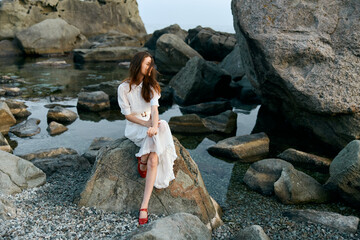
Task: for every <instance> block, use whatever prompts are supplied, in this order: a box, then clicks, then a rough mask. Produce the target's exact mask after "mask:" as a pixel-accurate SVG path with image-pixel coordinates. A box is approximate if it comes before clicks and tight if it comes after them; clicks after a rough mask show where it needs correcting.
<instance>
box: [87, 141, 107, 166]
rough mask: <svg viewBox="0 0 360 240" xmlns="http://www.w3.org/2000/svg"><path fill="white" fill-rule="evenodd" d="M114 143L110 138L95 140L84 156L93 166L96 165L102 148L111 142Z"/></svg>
mask: <svg viewBox="0 0 360 240" xmlns="http://www.w3.org/2000/svg"><path fill="white" fill-rule="evenodd" d="M112 141H113V139H112V138H108V137H100V138H95V139H94V140H93V141H92V143H91V145H90V147H89V148H88V149H87V150H86V152H85V153H84V154H83V155H82V156H83V157H84V158H86V159H87V160H88V161H89V162H90V163H91V164H94V162H95V161H96V156H97V154H98V151H99V150H100V148H102V147H103V146H106V145H108V144H110V142H112Z"/></svg>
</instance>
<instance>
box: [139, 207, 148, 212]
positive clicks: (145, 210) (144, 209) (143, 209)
mask: <svg viewBox="0 0 360 240" xmlns="http://www.w3.org/2000/svg"><path fill="white" fill-rule="evenodd" d="M142 211H144V212H147V211H148V210H147V208H141V209H140V212H142Z"/></svg>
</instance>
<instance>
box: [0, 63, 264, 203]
mask: <svg viewBox="0 0 360 240" xmlns="http://www.w3.org/2000/svg"><path fill="white" fill-rule="evenodd" d="M60 59H61V60H65V61H66V62H67V63H68V65H66V66H63V67H54V66H39V65H37V64H36V62H39V61H44V60H47V59H46V58H37V59H34V58H32V59H31V58H30V59H25V60H24V59H12V60H11V61H3V62H1V61H0V64H1V65H0V75H9V76H17V77H19V78H23V80H24V82H25V83H16V84H13V86H17V87H19V88H21V90H22V92H23V95H22V97H21V98H20V97H17V98H15V99H20V100H21V99H22V100H23V101H25V103H26V105H27V106H28V110H29V111H30V112H31V113H32V114H31V115H30V116H29V118H38V119H40V120H41V122H40V124H39V127H40V128H41V132H40V133H39V134H37V135H35V136H32V137H27V138H19V137H17V136H16V135H14V134H12V133H10V132H9V140H10V144H11V145H12V146H13V148H14V154H16V155H21V154H27V153H30V152H34V151H36V150H40V149H48V148H56V147H68V148H72V149H75V150H76V151H78V153H79V154H82V153H84V152H85V151H86V149H87V148H88V147H89V145H90V144H91V142H92V140H93V139H94V138H96V137H109V138H113V139H117V138H120V137H123V136H124V129H125V120H124V116H123V115H121V114H120V111H119V110H118V109H115V110H111V111H105V112H102V113H82V112H80V113H78V111H77V108H76V104H77V98H76V96H77V94H78V92H80V90H81V88H82V87H83V86H86V85H90V84H97V83H100V82H105V81H112V80H122V79H124V78H125V77H126V75H127V71H128V70H127V69H126V68H121V67H119V66H118V63H92V64H85V65H74V64H73V63H72V59H71V58H70V57H63V58H60ZM50 96H51V100H50ZM54 98H55V99H60V100H59V101H54V100H53V99H54ZM50 103H59V104H63V105H70V106H73V107H68V109H70V110H72V111H74V112H76V113H78V115H79V117H78V119H77V120H76V121H75V122H73V123H71V124H69V125H67V127H68V129H69V130H68V131H66V132H64V133H62V134H60V135H56V136H50V135H49V133H48V132H47V130H46V128H47V126H48V124H47V119H46V115H47V112H48V108H46V107H45V105H46V104H50ZM233 110H234V112H236V113H237V114H238V119H237V131H236V135H244V134H250V133H251V131H252V129H253V127H254V125H255V121H256V116H257V112H258V110H259V106H249V105H237V106H236V107H234V109H233ZM179 115H182V113H181V111H180V109H179V106H178V105H176V104H174V105H173V106H171V107H168V108H166V109H165V110H164V111H163V112H162V113H161V114H160V118H161V119H164V120H166V121H169V120H170V118H171V117H172V116H179ZM174 135H175V136H176V137H177V138H178V139H179V141H180V142H181V143H182V144H183V145H184V146H185V147H186V148H187V150H188V151H189V153H190V155H191V157H192V158H193V159H194V161H195V162H196V163H197V164H198V166H199V169H200V171H201V174H202V176H203V179H204V183H205V185H206V186H207V189H208V191H209V193H210V195H211V196H212V197H213V198H214V199H215V200H216V201H218V203H219V204H220V205H221V206H224V204H226V196H227V194H229V193H227V191H228V186H229V182H230V178H231V174H232V169H233V166H234V164H233V163H231V162H226V161H223V160H220V159H218V158H215V157H213V156H211V155H210V154H208V152H207V150H206V149H207V148H208V147H209V146H211V145H213V144H215V143H216V141H219V140H221V139H223V138H224V137H225V136H220V135H215V134H210V135H195V136H194V135H193V136H192V135H180V134H174Z"/></svg>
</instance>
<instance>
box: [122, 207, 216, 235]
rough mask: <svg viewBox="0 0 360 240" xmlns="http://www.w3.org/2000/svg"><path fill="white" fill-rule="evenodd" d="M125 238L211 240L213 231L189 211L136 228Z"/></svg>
mask: <svg viewBox="0 0 360 240" xmlns="http://www.w3.org/2000/svg"><path fill="white" fill-rule="evenodd" d="M125 239H129V240H135V239H136V240H146V239H154V240H155V239H158V240H160V239H172V240H183V239H198V240H210V239H211V232H210V231H209V229H207V228H206V226H205V224H204V223H202V222H201V221H200V219H199V218H198V217H196V216H194V215H191V214H188V213H175V214H173V215H170V216H167V217H165V218H161V219H158V220H156V221H155V222H153V223H150V224H147V225H145V226H144V227H141V228H138V229H136V230H135V231H133V232H131V233H130V234H128V235H126V236H125Z"/></svg>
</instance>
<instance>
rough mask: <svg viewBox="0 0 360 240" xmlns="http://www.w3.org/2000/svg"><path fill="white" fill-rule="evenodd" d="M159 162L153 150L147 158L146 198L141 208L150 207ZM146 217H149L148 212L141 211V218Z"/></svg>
mask: <svg viewBox="0 0 360 240" xmlns="http://www.w3.org/2000/svg"><path fill="white" fill-rule="evenodd" d="M158 164H159V157H158V155H157V154H156V153H154V152H151V153H150V154H149V157H148V160H147V174H146V183H145V191H144V198H143V201H142V203H141V209H142V208H148V205H149V200H150V197H151V193H152V190H153V188H154V183H155V179H156V173H157V167H158ZM146 217H147V213H146V212H145V211H141V212H140V216H139V218H146Z"/></svg>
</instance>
